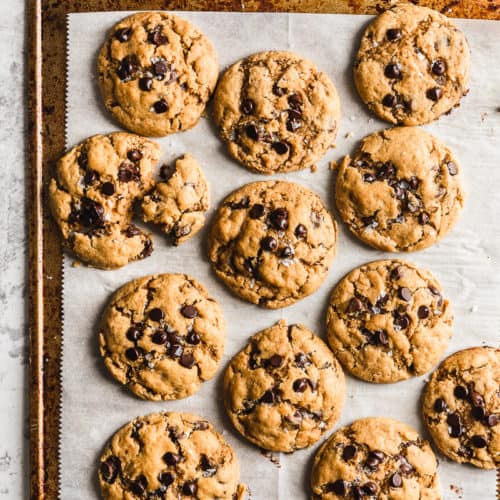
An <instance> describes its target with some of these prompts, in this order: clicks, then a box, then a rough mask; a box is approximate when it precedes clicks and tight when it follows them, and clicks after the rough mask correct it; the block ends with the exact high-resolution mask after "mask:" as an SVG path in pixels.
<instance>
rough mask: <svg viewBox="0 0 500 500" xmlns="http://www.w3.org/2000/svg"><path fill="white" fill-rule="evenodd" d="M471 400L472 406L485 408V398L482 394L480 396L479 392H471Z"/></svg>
mask: <svg viewBox="0 0 500 500" xmlns="http://www.w3.org/2000/svg"><path fill="white" fill-rule="evenodd" d="M469 400H470V402H471V404H472V406H477V407H481V408H484V398H483V396H481V394H479V392H476V391H473V390H471V391H470V394H469Z"/></svg>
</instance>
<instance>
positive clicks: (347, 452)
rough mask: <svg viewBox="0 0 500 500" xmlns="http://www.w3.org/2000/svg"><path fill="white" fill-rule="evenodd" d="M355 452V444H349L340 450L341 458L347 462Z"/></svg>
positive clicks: (356, 450)
mask: <svg viewBox="0 0 500 500" xmlns="http://www.w3.org/2000/svg"><path fill="white" fill-rule="evenodd" d="M357 452H358V449H357V448H356V446H354V445H352V444H349V445H347V446H346V447H345V448H344V450H343V451H342V458H343V459H344V460H345V461H346V462H347V461H348V460H351V459H352V458H354V457H355V456H356V453H357Z"/></svg>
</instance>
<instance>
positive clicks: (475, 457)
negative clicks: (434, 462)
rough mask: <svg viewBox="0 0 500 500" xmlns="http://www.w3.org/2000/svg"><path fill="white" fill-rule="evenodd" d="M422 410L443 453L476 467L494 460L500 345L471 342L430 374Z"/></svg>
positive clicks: (499, 453)
mask: <svg viewBox="0 0 500 500" xmlns="http://www.w3.org/2000/svg"><path fill="white" fill-rule="evenodd" d="M422 413H423V416H424V421H425V423H426V425H427V428H428V429H429V432H430V434H431V436H432V439H433V440H434V442H435V443H436V445H437V447H438V448H439V449H440V450H441V452H442V453H444V454H445V455H446V456H447V457H448V458H451V459H452V460H454V461H455V462H461V463H470V464H472V465H475V466H476V467H480V468H482V469H494V468H496V467H498V466H499V465H500V349H498V348H494V347H472V348H470V349H465V350H463V351H459V352H456V353H454V354H452V355H451V356H449V357H448V358H446V359H445V360H444V361H443V362H442V363H441V365H440V366H439V368H438V369H437V370H436V371H435V372H434V373H433V374H432V378H431V380H430V381H429V383H428V384H427V388H426V390H425V394H424V398H423V407H422Z"/></svg>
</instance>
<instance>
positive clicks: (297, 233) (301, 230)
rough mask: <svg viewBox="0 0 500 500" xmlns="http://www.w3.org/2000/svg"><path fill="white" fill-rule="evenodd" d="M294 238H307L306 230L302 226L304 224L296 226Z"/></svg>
mask: <svg viewBox="0 0 500 500" xmlns="http://www.w3.org/2000/svg"><path fill="white" fill-rule="evenodd" d="M295 236H296V237H297V238H298V239H300V240H302V239H304V238H305V237H306V236H307V228H306V226H304V224H298V225H297V227H296V228H295Z"/></svg>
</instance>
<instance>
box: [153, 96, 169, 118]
mask: <svg viewBox="0 0 500 500" xmlns="http://www.w3.org/2000/svg"><path fill="white" fill-rule="evenodd" d="M153 109H154V110H155V113H157V114H161V113H166V112H167V111H168V104H167V102H166V101H165V100H164V99H160V100H159V101H156V102H155V103H154V104H153Z"/></svg>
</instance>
